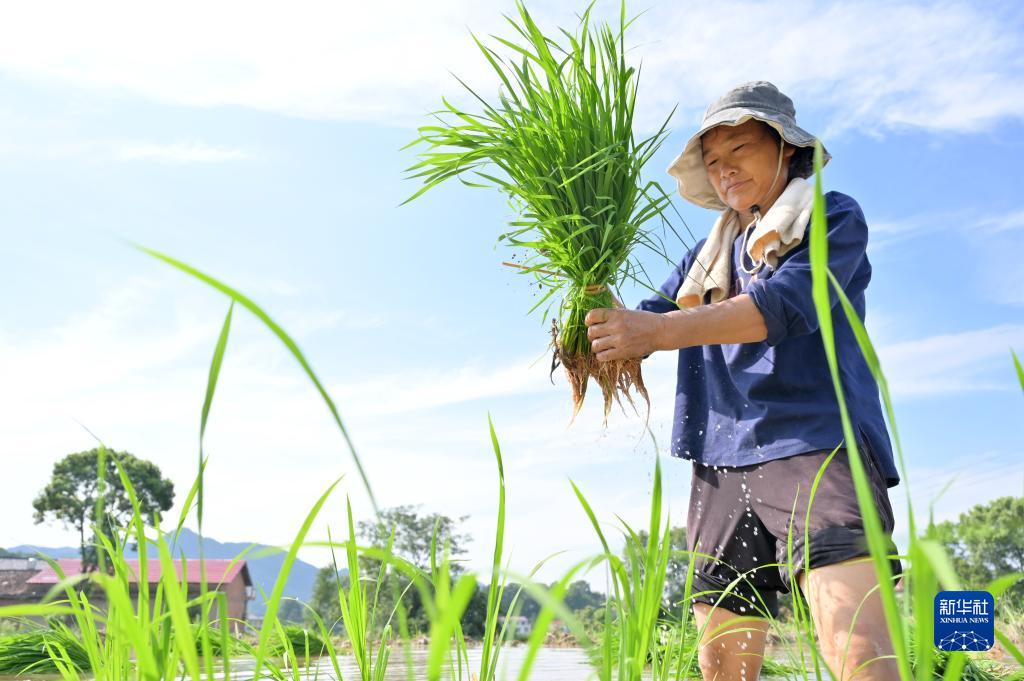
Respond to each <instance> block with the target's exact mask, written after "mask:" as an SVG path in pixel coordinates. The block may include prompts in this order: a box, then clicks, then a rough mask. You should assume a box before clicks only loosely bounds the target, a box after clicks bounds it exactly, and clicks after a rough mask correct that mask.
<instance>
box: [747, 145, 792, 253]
mask: <svg viewBox="0 0 1024 681" xmlns="http://www.w3.org/2000/svg"><path fill="white" fill-rule="evenodd" d="M785 146H786V143H785V142H783V141H782V139H779V162H778V164H777V165H776V166H775V177H774V178H773V179H772V184H771V186H769V187H768V191H767V192H765V194H770V193H771V191H772V189H775V183H776V182H778V181H779V174H780V173H781V172H782V151H783V149H784V148H785ZM750 212H751V213H753V214H754V222H758V221H760V220H761V206H759V205H758V204H756V203H755V204H754V205H753V206H751V207H750ZM748 226H749V225H748ZM745 241H746V235H744V242H745ZM744 246H746V244H745V243H744Z"/></svg>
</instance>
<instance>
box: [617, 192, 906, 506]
mask: <svg viewBox="0 0 1024 681" xmlns="http://www.w3.org/2000/svg"><path fill="white" fill-rule="evenodd" d="M825 206H826V212H827V215H828V263H829V268H830V269H831V270H832V273H833V274H834V275H835V277H836V279H837V280H838V281H839V283H840V285H841V286H842V287H843V290H844V291H845V292H846V296H847V297H848V298H849V299H850V302H851V303H852V305H853V307H854V309H855V310H856V311H857V314H858V315H859V317H860V318H861V320H862V321H863V319H864V315H865V309H864V291H865V289H866V288H867V285H868V282H869V281H870V280H871V264H870V263H869V262H868V258H867V254H866V252H865V249H866V247H867V241H868V227H867V223H866V222H865V220H864V214H863V212H862V211H861V209H860V206H859V205H858V204H857V202H856V201H855V200H854V199H852V198H851V197H849V196H846V195H845V194H841V193H839V192H829V193H827V194H826V195H825ZM704 241H705V240H703V239H702V240H701V241H700V242H698V243H697V245H696V246H694V248H693V249H691V250H690V252H689V253H687V254H686V257H685V258H683V261H682V262H681V263H679V265H678V266H677V267H676V268H675V270H673V272H672V274H671V275H670V276H669V278H668V280H667V281H666V282H665V283H664V284H663V285H662V287H661V289H660V291H661V293H662V294H663V295H665V296H666V297H667V298H669V299H670V300H675V297H676V293H677V292H678V290H679V286H680V284H681V283H682V278H683V277H684V276H685V274H686V273H688V272H689V271H690V266H691V265H692V263H693V261H694V259H695V258H696V255H697V253H699V252H700V249H701V247H702V246H703V245H704ZM742 243H743V235H742V233H741V234H740V236H739V237H738V238H737V239H736V241H735V243H734V244H733V268H732V271H733V281H732V282H731V290H730V294H729V297H732V296H735V295H739V294H741V293H747V294H749V295H750V296H751V298H752V299H753V301H754V304H755V305H757V308H758V309H759V310H760V311H761V314H762V315H763V316H764V321H765V325H766V326H767V327H768V337H767V339H766V340H764V341H759V342H756V343H722V344H720V345H702V346H694V347H689V348H683V349H681V350H680V351H679V365H678V370H677V378H676V405H675V419H674V422H673V427H672V447H671V453H672V455H673V456H677V457H682V458H686V459H693V460H695V461H698V462H700V463H703V464H706V465H717V466H746V465H750V464H755V463H761V462H764V461H770V460H772V459H780V458H783V457H787V456H793V455H795V454H804V453H808V452H812V451H817V450H822V449H833V448H835V447H836V446H838V445H839V444H840V443H841V442H842V441H843V429H842V421H841V419H840V415H839V403H838V401H837V400H836V394H835V388H834V387H833V384H832V377H831V374H830V373H829V368H828V362H827V360H826V358H825V349H824V346H823V344H822V338H821V332H820V331H819V329H818V315H817V312H816V310H815V307H814V300H813V298H812V296H811V264H810V253H809V250H808V247H809V245H810V238H809V232H808V235H807V237H805V238H804V239H803V241H801V243H800V244H799V245H797V246H796V247H795V248H793V249H792V250H791V251H789V252H788V253H786V254H785V255H783V256H782V257H781V258H779V261H778V266H777V268H776V269H770V268H769V267H768V266H767V265H765V266H764V267H763V268H762V269H761V270H760V271H759V272H758V273H757V274H756V275H755V276H754V277H753V278H752V277H751V276H750V275H749V274H747V273H746V272H745V271H744V270H743V269H742V268H741V267H740V266H739V263H740V258H741V257H742V258H743V259H744V262H745V263H746V265H747V267H748V268H751V269H752V266H753V263H752V262H750V259H749V257H748V256H747V255H746V253H743V252H742ZM829 290H830V294H831V302H832V306H833V308H832V312H833V314H832V319H833V324H834V329H835V344H836V356H837V360H838V365H839V372H840V378H841V379H842V384H843V391H844V393H845V397H846V404H847V409H848V412H849V415H850V418H851V421H852V423H853V426H854V432H855V433H858V443H859V444H863V443H864V442H865V441H866V443H867V445H868V450H869V451H870V453H871V454H872V455H873V456H874V459H875V461H876V462H877V464H878V467H879V469H880V470H881V471H882V473H883V474H884V476H885V478H886V484H887V485H888V486H889V487H893V486H895V485H897V484H898V483H899V474H898V472H897V470H896V466H895V463H894V461H893V453H892V447H891V445H890V442H889V433H888V430H887V429H886V426H885V421H884V419H883V417H882V407H881V403H880V400H879V396H878V385H877V383H876V382H875V379H874V376H872V375H871V370H870V369H869V367H868V365H867V362H866V360H865V359H864V355H863V353H862V352H861V350H860V347H859V346H858V345H857V340H856V338H855V337H854V334H853V329H852V328H851V327H850V324H849V322H848V321H847V319H846V314H845V312H844V311H843V309H842V306H841V305H839V303H838V296H836V294H835V291H833V290H832V287H831V284H830V286H829ZM704 302H708V300H705V301H704ZM637 309H640V310H647V311H650V312H658V313H664V312H670V311H672V310H676V309H678V308H677V306H676V305H675V303H673V302H669V300H665V299H664V298H662V297H660V296H657V295H653V296H651V297H650V298H648V299H646V300H644V301H642V302H641V303H640V304H639V305H638V306H637ZM862 451H863V450H862Z"/></svg>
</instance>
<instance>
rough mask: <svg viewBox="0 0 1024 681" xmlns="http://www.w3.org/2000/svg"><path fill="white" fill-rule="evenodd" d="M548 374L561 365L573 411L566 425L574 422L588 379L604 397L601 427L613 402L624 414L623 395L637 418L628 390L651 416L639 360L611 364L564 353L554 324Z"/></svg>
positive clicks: (637, 412) (605, 422) (594, 358)
mask: <svg viewBox="0 0 1024 681" xmlns="http://www.w3.org/2000/svg"><path fill="white" fill-rule="evenodd" d="M551 348H552V356H551V374H552V376H553V375H554V372H555V369H557V368H558V365H559V364H561V365H562V367H563V368H564V369H565V375H566V378H568V379H569V387H570V388H571V389H572V402H573V411H572V419H570V421H569V422H570V424H571V423H572V422H574V421H575V420H576V415H577V414H579V412H580V409H582V408H583V399H584V397H586V394H587V385H588V383H589V381H590V379H591V378H593V379H594V381H595V382H596V383H597V385H598V386H599V387H600V388H601V394H602V396H603V397H604V425H606V426H607V425H608V414H609V413H611V410H612V402H613V401H614V402H615V403H616V404H618V405H619V408H620V409H622V412H623V413H624V414H625V413H626V409H625V407H624V406H623V404H622V399H621V398H622V397H623V396H625V398H626V400H627V401H628V402H629V405H630V406H631V407H633V411H635V412H636V414H637V415H638V416H639V415H640V410H639V409H638V408H637V405H636V402H634V401H633V395H632V394H631V390H632V389H634V388H635V389H636V392H637V393H638V394H639V395H640V396H641V397H643V398H644V403H645V404H646V406H647V416H646V418H647V419H649V418H650V414H651V399H650V396H649V395H648V394H647V387H646V386H645V385H644V378H643V374H642V373H641V370H640V358H639V357H636V358H633V359H618V360H613V361H611V362H599V361H598V359H597V357H595V356H594V355H593V354H591V353H589V352H588V353H587V354H578V353H574V352H570V351H567V350H565V348H564V347H563V346H562V343H561V342H560V336H559V332H558V322H557V321H555V320H552V323H551Z"/></svg>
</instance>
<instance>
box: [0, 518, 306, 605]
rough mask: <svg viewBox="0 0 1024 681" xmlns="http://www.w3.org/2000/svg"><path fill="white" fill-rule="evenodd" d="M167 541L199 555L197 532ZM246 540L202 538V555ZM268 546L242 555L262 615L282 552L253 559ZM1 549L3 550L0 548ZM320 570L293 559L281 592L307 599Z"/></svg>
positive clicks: (60, 553)
mask: <svg viewBox="0 0 1024 681" xmlns="http://www.w3.org/2000/svg"><path fill="white" fill-rule="evenodd" d="M166 538H167V542H168V544H169V545H171V547H172V549H173V551H174V557H175V558H180V557H181V554H182V552H184V554H185V558H189V559H192V558H198V557H199V535H198V534H196V533H195V532H193V531H191V530H189V529H186V528H182V530H181V534H180V535H178V536H177V537H175V536H174V535H173V534H171V535H167V537H166ZM249 545H250V544H249V543H247V542H219V541H217V540H216V539H211V538H210V537H203V556H204V557H205V558H227V559H231V558H234V557H235V556H238V555H239V554H240V553H242V552H243V551H245V549H247V548H249ZM267 548H270V547H269V546H267V545H266V544H256V545H255V546H254V547H253V548H252V549H251V550H250V551H249V553H247V554H246V555H245V561H246V563H247V564H248V566H249V575H250V576H251V577H252V581H253V586H254V587H256V600H254V601H252V602H250V603H249V612H250V613H252V614H254V615H262V614H263V613H264V611H265V610H266V606H265V604H264V601H263V598H262V597H261V596H260V590H261V589H262V590H263V593H264V594H266V597H267V598H270V594H271V592H272V591H273V590H274V583H275V582H276V581H277V575H278V574H279V573H280V572H281V566H282V564H283V563H284V557H285V555H286V554H285V553H284V552H281V553H275V554H271V555H268V556H263V557H258V558H253V557H251V556H253V555H254V554H257V553H259V552H260V550H261V549H267ZM0 551H3V549H0ZM7 551H8V552H10V553H20V554H27V555H33V554H35V552H36V551H39V552H40V553H42V554H44V555H47V556H50V557H51V558H76V557H78V555H79V551H78V548H77V547H64V546H62V547H58V548H52V547H48V546H32V545H29V544H21V545H19V546H12V547H10V548H8V549H7ZM125 556H126V557H127V558H138V554H137V553H136V552H134V551H126V552H125ZM318 571H319V568H317V567H316V566H315V565H311V564H309V563H306V562H304V561H301V560H298V559H296V560H295V562H294V563H293V564H292V569H291V572H289V573H288V581H287V582H285V588H284V595H285V596H291V597H293V598H298V599H299V600H301V601H309V599H310V597H311V596H312V595H313V582H314V580H315V579H316V573H317V572H318Z"/></svg>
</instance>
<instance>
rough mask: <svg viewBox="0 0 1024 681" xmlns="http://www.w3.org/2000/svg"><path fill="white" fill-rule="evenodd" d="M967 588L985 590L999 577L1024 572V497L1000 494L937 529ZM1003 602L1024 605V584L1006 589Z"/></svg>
mask: <svg viewBox="0 0 1024 681" xmlns="http://www.w3.org/2000/svg"><path fill="white" fill-rule="evenodd" d="M934 536H936V538H937V539H938V540H939V541H941V542H942V543H943V544H945V546H946V548H947V550H948V551H949V552H950V555H952V556H953V565H954V567H955V568H956V571H957V573H958V574H959V575H960V577H961V579H962V580H963V581H964V585H965V586H966V587H967V588H972V589H981V588H984V587H985V586H986V585H987V584H988V583H989V582H990V581H992V580H993V579H995V578H997V577H1001V576H1003V575H1006V574H1009V573H1012V572H1024V498H1021V497H1000V498H998V499H993V500H992V501H990V502H988V503H987V504H978V505H977V506H974V507H973V508H971V509H970V510H969V511H967V512H966V513H962V514H960V518H959V520H958V521H957V522H952V521H948V520H947V521H945V522H942V523H939V524H938V525H936V526H935V528H934ZM1001 600H1002V601H1003V602H1009V603H1012V604H1013V605H1016V606H1024V583H1021V582H1018V583H1017V584H1016V585H1014V586H1013V587H1012V588H1011V589H1010V590H1009V591H1007V592H1006V594H1005V595H1004V597H1003V599H1001Z"/></svg>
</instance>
